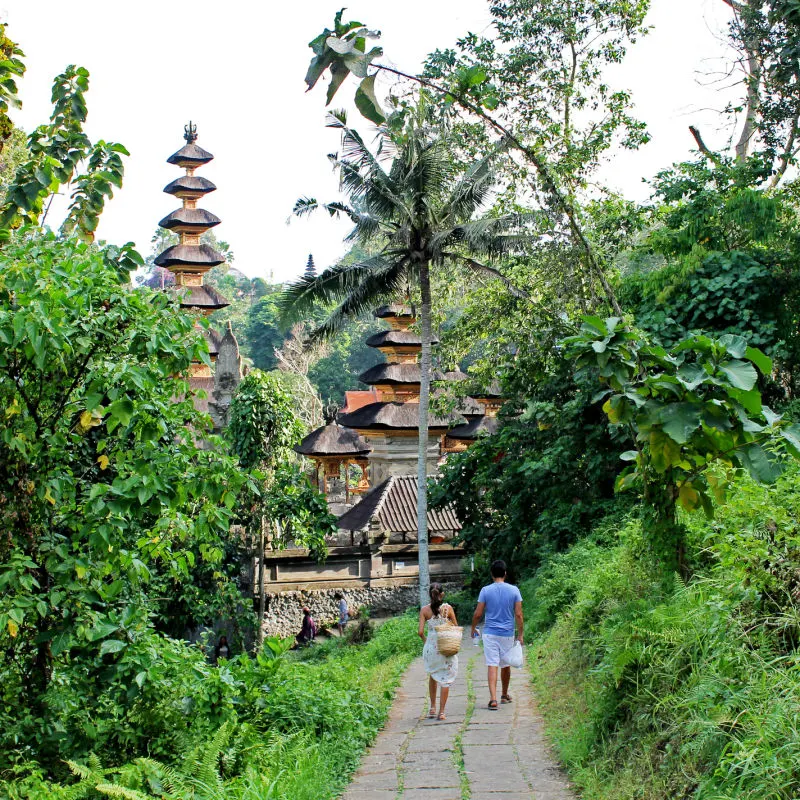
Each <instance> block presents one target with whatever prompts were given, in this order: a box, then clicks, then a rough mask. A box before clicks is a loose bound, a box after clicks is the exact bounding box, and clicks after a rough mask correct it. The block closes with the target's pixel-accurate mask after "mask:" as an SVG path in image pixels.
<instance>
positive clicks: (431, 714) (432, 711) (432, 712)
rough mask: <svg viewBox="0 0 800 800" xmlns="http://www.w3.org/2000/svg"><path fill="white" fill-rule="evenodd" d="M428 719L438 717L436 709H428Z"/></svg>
mask: <svg viewBox="0 0 800 800" xmlns="http://www.w3.org/2000/svg"><path fill="white" fill-rule="evenodd" d="M428 719H436V709H435V708H429V709H428Z"/></svg>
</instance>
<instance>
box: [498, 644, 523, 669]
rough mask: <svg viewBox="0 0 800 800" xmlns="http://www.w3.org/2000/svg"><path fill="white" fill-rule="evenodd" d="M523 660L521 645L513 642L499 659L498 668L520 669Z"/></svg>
mask: <svg viewBox="0 0 800 800" xmlns="http://www.w3.org/2000/svg"><path fill="white" fill-rule="evenodd" d="M523 660H524V658H523V652H522V645H521V644H520V643H519V641H515V642H514V645H513V646H512V647H511V649H509V650H506V652H505V653H503V656H502V658H501V659H500V666H501V667H515V668H516V669H520V668H521V667H522V664H523Z"/></svg>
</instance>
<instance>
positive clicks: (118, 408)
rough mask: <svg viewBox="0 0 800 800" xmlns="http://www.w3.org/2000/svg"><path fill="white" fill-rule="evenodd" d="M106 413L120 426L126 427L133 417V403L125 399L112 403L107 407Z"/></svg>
mask: <svg viewBox="0 0 800 800" xmlns="http://www.w3.org/2000/svg"><path fill="white" fill-rule="evenodd" d="M108 413H109V414H110V415H111V417H112V419H115V420H116V421H117V422H119V423H120V424H122V425H127V424H128V423H129V422H130V421H131V417H132V416H133V403H132V402H131V401H130V400H128V398H127V397H123V398H121V399H119V400H116V401H114V402H113V403H112V404H111V405H110V406H109V407H108Z"/></svg>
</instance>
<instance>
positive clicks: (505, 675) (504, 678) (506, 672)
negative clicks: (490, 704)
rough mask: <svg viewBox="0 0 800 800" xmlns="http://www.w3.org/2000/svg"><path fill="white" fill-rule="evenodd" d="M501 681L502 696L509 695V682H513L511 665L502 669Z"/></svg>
mask: <svg viewBox="0 0 800 800" xmlns="http://www.w3.org/2000/svg"><path fill="white" fill-rule="evenodd" d="M500 683H501V684H502V687H503V694H502V695H501V697H506V696H507V695H508V684H509V683H511V667H503V668H502V669H501V670H500Z"/></svg>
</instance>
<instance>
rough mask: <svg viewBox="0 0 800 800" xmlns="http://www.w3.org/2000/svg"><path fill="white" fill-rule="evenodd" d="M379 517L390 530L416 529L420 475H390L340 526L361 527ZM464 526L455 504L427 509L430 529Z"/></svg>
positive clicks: (458, 528)
mask: <svg viewBox="0 0 800 800" xmlns="http://www.w3.org/2000/svg"><path fill="white" fill-rule="evenodd" d="M373 517H377V518H378V519H379V520H380V523H381V525H382V527H383V529H384V530H385V531H387V532H388V533H390V534H391V533H414V534H416V533H417V478H416V476H414V475H401V476H393V477H391V478H387V479H386V480H385V481H384V482H383V483H381V484H379V485H378V486H376V487H375V488H374V489H373V490H372V491H371V492H369V494H366V495H364V497H363V499H362V500H361V502H360V503H358V504H357V505H355V506H353V508H351V509H350V510H349V511H346V512H345V513H344V514H342V516H341V517H339V527H340V528H341V529H342V530H346V531H361V530H363V529H364V528H366V527H367V526H368V525H369V522H370V520H371V519H372V518H373ZM457 530H461V523H460V522H459V521H458V517H456V515H455V512H454V511H453V509H452V507H450V506H448V507H446V508H444V509H441V510H439V509H437V510H432V509H429V510H428V532H429V533H446V532H451V531H457Z"/></svg>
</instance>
